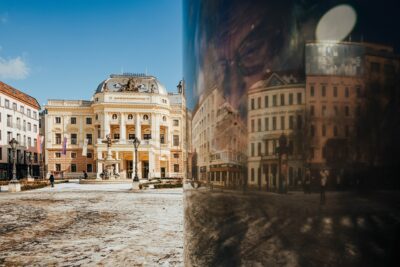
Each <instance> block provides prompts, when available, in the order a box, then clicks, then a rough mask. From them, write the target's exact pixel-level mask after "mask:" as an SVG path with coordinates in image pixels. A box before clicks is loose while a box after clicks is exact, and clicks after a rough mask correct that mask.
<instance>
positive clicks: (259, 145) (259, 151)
mask: <svg viewBox="0 0 400 267" xmlns="http://www.w3.org/2000/svg"><path fill="white" fill-rule="evenodd" d="M257 150H258V156H259V157H261V143H258V145H257Z"/></svg>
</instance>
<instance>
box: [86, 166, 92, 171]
mask: <svg viewBox="0 0 400 267" xmlns="http://www.w3.org/2000/svg"><path fill="white" fill-rule="evenodd" d="M86 172H93V166H92V164H87V165H86Z"/></svg>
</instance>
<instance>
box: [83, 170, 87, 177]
mask: <svg viewBox="0 0 400 267" xmlns="http://www.w3.org/2000/svg"><path fill="white" fill-rule="evenodd" d="M87 178H88V174H87V172H86V171H83V179H87Z"/></svg>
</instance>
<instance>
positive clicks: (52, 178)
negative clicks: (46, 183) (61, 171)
mask: <svg viewBox="0 0 400 267" xmlns="http://www.w3.org/2000/svg"><path fill="white" fill-rule="evenodd" d="M49 180H50V184H51V187H54V175H53V173H51V174H50V178H49Z"/></svg>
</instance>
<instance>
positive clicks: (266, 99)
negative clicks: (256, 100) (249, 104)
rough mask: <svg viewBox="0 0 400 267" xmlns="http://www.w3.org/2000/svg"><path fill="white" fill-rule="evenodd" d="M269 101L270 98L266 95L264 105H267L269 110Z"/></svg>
mask: <svg viewBox="0 0 400 267" xmlns="http://www.w3.org/2000/svg"><path fill="white" fill-rule="evenodd" d="M268 100H269V99H268V96H267V95H266V96H265V97H264V105H265V107H266V108H267V107H268V104H269V103H268V102H269V101H268Z"/></svg>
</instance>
